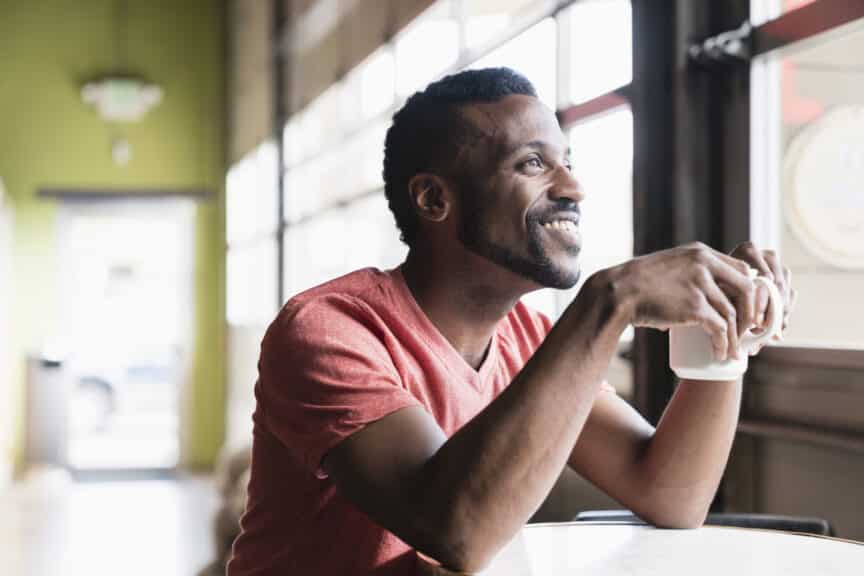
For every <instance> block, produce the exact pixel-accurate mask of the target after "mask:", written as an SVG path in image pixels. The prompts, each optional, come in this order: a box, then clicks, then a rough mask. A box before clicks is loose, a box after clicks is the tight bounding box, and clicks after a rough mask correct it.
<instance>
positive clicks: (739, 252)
mask: <svg viewBox="0 0 864 576" xmlns="http://www.w3.org/2000/svg"><path fill="white" fill-rule="evenodd" d="M731 257H732V258H735V259H740V260H743V261H744V262H746V263H747V264H748V265H750V266H752V267H753V268H755V269H756V271H757V272H759V275H760V276H765V277H767V278H769V279H770V280H772V281H773V280H774V271H773V270H772V269H771V266H770V264H768V261H767V260H766V259H765V257H764V256H763V252H762V251H761V250H759V249H758V248H756V245H755V244H753V243H752V242H744V243H743V244H739V245H738V246H736V247H735V250H733V251H732V256H731Z"/></svg>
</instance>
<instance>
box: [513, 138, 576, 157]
mask: <svg viewBox="0 0 864 576" xmlns="http://www.w3.org/2000/svg"><path fill="white" fill-rule="evenodd" d="M525 148H530V149H532V150H540V151H545V150H547V149H548V148H551V146H550V145H549V144H548V143H547V142H545V141H544V140H531V141H530V142H523V143H520V144H514V145H513V146H511V147H509V148H507V150H506V151H505V153H504V157H505V158H509V157H510V156H513V155H514V154H515V153H516V152H519V151H520V150H523V149H525ZM570 155H571V150H570V147H569V146H568V147H567V148H566V149H565V150H564V157H565V158H569V157H570Z"/></svg>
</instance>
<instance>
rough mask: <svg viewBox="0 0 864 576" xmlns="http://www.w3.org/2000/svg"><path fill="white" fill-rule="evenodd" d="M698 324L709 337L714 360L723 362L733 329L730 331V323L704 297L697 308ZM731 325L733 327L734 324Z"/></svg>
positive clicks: (727, 351) (727, 352)
mask: <svg viewBox="0 0 864 576" xmlns="http://www.w3.org/2000/svg"><path fill="white" fill-rule="evenodd" d="M715 287H716V286H715ZM718 290H719V288H718ZM699 324H700V325H701V326H702V329H703V330H705V332H706V333H707V334H708V335H709V336H710V337H711V344H712V346H713V347H714V358H716V359H717V360H719V361H722V360H725V359H726V358H727V356H728V354H729V337H730V334H734V333H735V329H734V328H733V329H732V330H731V331H730V329H729V326H730V323H729V322H728V321H727V320H726V319H725V318H724V317H723V316H722V315H721V314H720V313H719V312H718V311H717V309H716V308H714V306H713V305H712V304H711V303H710V302H709V301H708V299H707V297H704V296H703V298H702V305H701V306H700V307H699ZM731 325H732V326H734V323H732V324H731Z"/></svg>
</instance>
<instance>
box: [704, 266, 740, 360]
mask: <svg viewBox="0 0 864 576" xmlns="http://www.w3.org/2000/svg"><path fill="white" fill-rule="evenodd" d="M701 288H702V292H703V294H704V295H705V299H706V301H707V302H708V304H710V306H711V308H713V310H714V312H715V313H716V314H717V315H718V316H719V317H720V318H721V320H722V322H723V325H724V327H725V330H726V337H725V339H724V338H714V337H713V335H712V341H714V343H715V349H714V356H715V357H716V358H717V360H725V359H726V358H738V347H739V341H738V337H739V334H738V329H739V325H738V313H737V310H736V308H735V306H734V305H733V304H732V302H731V301H730V300H729V298H728V296H726V294H725V293H724V292H723V290H721V289H720V287H719V286H718V285H717V284H716V283H715V282H714V281H713V280H712V279H710V278H708V279H706V280H705V281H704V282H703V285H702V286H701ZM710 316H711V317H712V318H713V319H714V321H716V317H715V316H714V315H713V314H712V315H710ZM723 344H725V346H726V347H725V348H718V346H722V345H723Z"/></svg>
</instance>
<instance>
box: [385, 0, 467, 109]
mask: <svg viewBox="0 0 864 576" xmlns="http://www.w3.org/2000/svg"><path fill="white" fill-rule="evenodd" d="M394 49H395V54H396V93H397V96H398V97H399V98H407V97H408V96H410V95H411V94H413V93H414V92H416V91H417V90H419V89H421V88H423V87H424V86H425V85H426V84H428V83H429V82H430V81H432V80H434V79H435V78H437V77H438V76H440V75H441V74H442V73H444V72H445V71H446V70H447V69H448V68H450V67H451V66H453V65H454V64H455V63H456V61H457V60H458V58H459V22H458V21H457V20H456V19H455V18H454V17H453V5H452V2H450V1H449V0H445V1H443V2H442V1H439V2H436V3H435V4H433V6H432V7H431V8H429V9H428V10H427V11H426V12H424V13H423V14H421V15H420V16H419V17H418V18H417V21H416V22H413V23H411V24H409V25H408V27H407V29H406V30H404V31H403V32H402V33H401V34H399V36H398V37H397V39H396V42H395V46H394Z"/></svg>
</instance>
